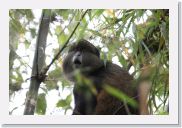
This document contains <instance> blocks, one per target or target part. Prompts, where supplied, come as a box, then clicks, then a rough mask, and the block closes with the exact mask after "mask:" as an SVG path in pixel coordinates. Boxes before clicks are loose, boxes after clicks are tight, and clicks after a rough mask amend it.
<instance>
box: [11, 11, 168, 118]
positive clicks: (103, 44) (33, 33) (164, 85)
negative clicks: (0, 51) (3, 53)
mask: <svg viewBox="0 0 182 128" xmlns="http://www.w3.org/2000/svg"><path fill="white" fill-rule="evenodd" d="M85 11H86V10H51V13H52V17H53V18H52V22H51V24H50V28H49V33H48V36H47V37H45V38H47V44H46V51H45V54H46V60H45V62H46V65H48V64H49V63H50V62H51V61H52V59H53V58H54V56H55V55H56V54H57V53H58V51H59V50H60V48H61V47H62V46H63V45H65V43H66V41H67V39H68V38H69V37H70V34H71V33H72V32H73V29H74V28H75V26H76V25H77V24H78V22H80V24H79V26H78V28H77V29H76V31H75V32H74V33H73V36H72V37H71V39H70V41H69V43H68V44H67V47H66V48H64V50H63V52H62V53H61V56H60V57H59V58H58V59H57V60H56V61H55V62H54V63H53V64H52V65H51V67H50V69H49V70H48V72H47V78H46V80H45V81H44V82H43V83H41V86H40V89H39V96H38V102H37V107H36V113H37V114H43V115H44V114H46V115H50V114H70V113H71V111H72V109H73V106H74V105H73V97H72V88H73V86H72V84H71V83H70V82H68V81H67V80H66V79H65V77H64V76H63V74H62V66H61V65H62V59H63V57H64V55H65V53H66V52H67V50H68V48H69V46H70V45H71V44H72V42H75V41H77V40H79V39H82V38H84V39H87V40H89V41H90V42H91V43H93V44H94V45H95V46H97V47H98V48H99V49H100V51H101V57H102V59H103V60H104V61H105V60H110V61H113V62H114V63H116V64H118V65H120V66H121V67H123V68H125V69H126V70H128V71H129V72H130V74H132V75H133V76H134V78H135V79H136V82H137V81H138V80H140V78H142V79H147V80H150V81H151V84H152V87H151V92H150V95H149V110H150V113H151V114H168V112H167V106H168V98H169V10H133V9H130V10H120V9H118V10H87V13H86V15H85V16H84V18H83V19H82V20H81V21H80V18H81V16H82V15H83V13H84V12H85ZM40 17H41V10H22V9H21V10H20V9H17V10H10V11H9V95H10V110H9V111H10V114H14V113H15V114H23V113H18V112H19V111H20V112H22V111H23V109H24V103H25V98H26V93H27V91H28V89H29V88H28V87H29V85H30V80H31V71H32V63H33V54H34V51H35V48H36V47H35V43H36V38H37V36H38V26H39V24H40V22H39V19H40ZM142 76H144V77H142ZM112 93H115V92H114V91H113V92H112ZM50 97H51V98H52V99H49V98H50ZM17 101H18V102H17ZM16 111H17V112H16Z"/></svg>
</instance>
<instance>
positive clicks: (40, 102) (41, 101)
mask: <svg viewBox="0 0 182 128" xmlns="http://www.w3.org/2000/svg"><path fill="white" fill-rule="evenodd" d="M45 96H46V95H45V94H44V93H41V94H39V96H38V99H37V105H36V113H37V114H39V115H45V113H46V108H47V102H46V97H45Z"/></svg>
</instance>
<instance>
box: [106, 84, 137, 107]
mask: <svg viewBox="0 0 182 128" xmlns="http://www.w3.org/2000/svg"><path fill="white" fill-rule="evenodd" d="M104 89H105V90H106V91H107V92H108V93H109V94H111V95H112V96H114V97H116V98H118V99H119V100H121V101H123V102H126V103H128V104H129V105H131V106H132V107H135V108H137V107H138V103H137V102H136V101H135V100H134V99H133V98H131V97H129V96H127V95H126V94H124V93H123V92H121V91H120V90H118V89H116V88H114V87H111V86H109V85H106V86H104Z"/></svg>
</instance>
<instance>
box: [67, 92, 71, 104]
mask: <svg viewBox="0 0 182 128" xmlns="http://www.w3.org/2000/svg"><path fill="white" fill-rule="evenodd" d="M71 101H72V94H70V95H68V96H67V97H66V102H67V103H68V104H70V103H71Z"/></svg>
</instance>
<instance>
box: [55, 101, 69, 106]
mask: <svg viewBox="0 0 182 128" xmlns="http://www.w3.org/2000/svg"><path fill="white" fill-rule="evenodd" d="M66 106H67V102H66V100H59V101H58V102H57V104H56V107H66Z"/></svg>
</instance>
